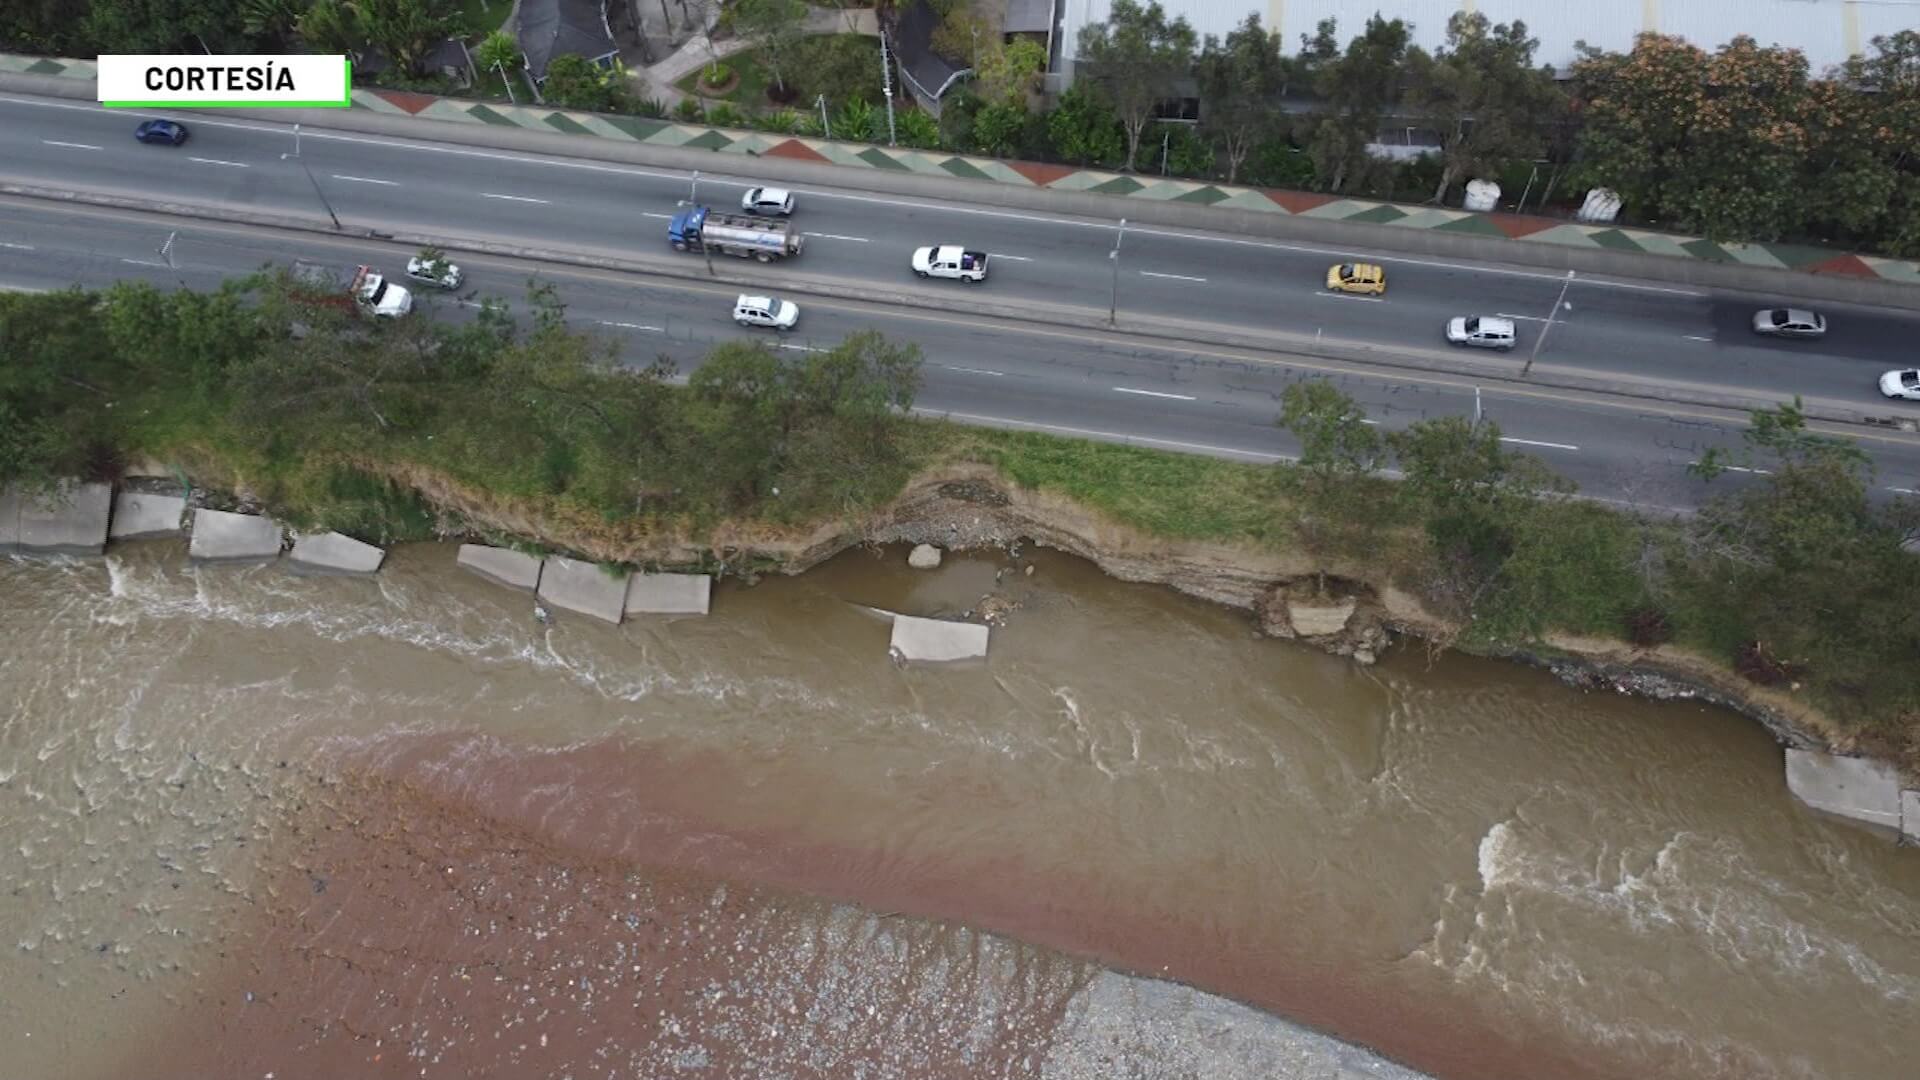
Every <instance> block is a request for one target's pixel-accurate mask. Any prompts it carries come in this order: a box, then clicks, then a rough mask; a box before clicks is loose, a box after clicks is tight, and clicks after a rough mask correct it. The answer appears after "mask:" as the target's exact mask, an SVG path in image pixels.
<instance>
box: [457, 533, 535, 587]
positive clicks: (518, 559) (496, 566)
mask: <svg viewBox="0 0 1920 1080" xmlns="http://www.w3.org/2000/svg"><path fill="white" fill-rule="evenodd" d="M453 561H454V565H456V566H463V567H465V568H467V569H468V570H471V571H473V572H474V573H476V574H479V575H480V576H481V577H486V578H492V579H493V580H494V581H496V582H499V583H500V584H502V585H510V586H512V587H513V588H516V589H533V588H538V587H539V585H540V556H538V555H529V554H527V553H526V552H524V551H515V550H513V549H512V548H501V547H488V546H487V545H486V544H461V545H460V554H459V556H458V557H456V558H455V559H454V560H453Z"/></svg>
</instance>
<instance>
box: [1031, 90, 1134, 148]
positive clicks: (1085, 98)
mask: <svg viewBox="0 0 1920 1080" xmlns="http://www.w3.org/2000/svg"><path fill="white" fill-rule="evenodd" d="M1047 137H1048V139H1049V140H1050V141H1051V142H1052V143H1053V151H1054V153H1056V154H1058V155H1059V156H1060V157H1062V158H1064V159H1066V160H1067V161H1070V162H1073V163H1074V164H1076V165H1112V164H1117V163H1118V162H1119V161H1120V155H1121V154H1123V153H1125V152H1126V133H1125V132H1123V131H1122V130H1121V129H1120V118H1119V117H1117V116H1115V115H1114V114H1113V110H1112V109H1110V108H1108V107H1107V104H1106V102H1104V101H1102V100H1101V99H1100V98H1099V97H1098V96H1097V95H1096V94H1095V93H1094V92H1093V91H1091V90H1089V89H1087V88H1086V87H1084V86H1082V85H1080V84H1079V83H1077V82H1076V83H1075V84H1073V85H1072V86H1070V87H1068V88H1067V92H1066V93H1064V94H1062V95H1060V102H1059V104H1057V105H1055V106H1054V109H1053V112H1052V113H1051V114H1049V115H1048V116H1047Z"/></svg>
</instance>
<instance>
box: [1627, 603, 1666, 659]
mask: <svg viewBox="0 0 1920 1080" xmlns="http://www.w3.org/2000/svg"><path fill="white" fill-rule="evenodd" d="M1627 640H1628V641H1630V642H1632V643H1633V644H1635V645H1638V646H1639V647H1640V648H1643V649H1651V648H1653V647H1654V646H1656V645H1665V644H1666V643H1667V642H1669V641H1672V640H1673V623H1672V621H1671V620H1669V619H1668V618H1667V613H1666V612H1664V611H1662V610H1660V609H1659V608H1657V607H1654V606H1653V605H1651V604H1643V605H1641V606H1640V607H1637V608H1634V609H1633V610H1632V611H1629V612H1627Z"/></svg>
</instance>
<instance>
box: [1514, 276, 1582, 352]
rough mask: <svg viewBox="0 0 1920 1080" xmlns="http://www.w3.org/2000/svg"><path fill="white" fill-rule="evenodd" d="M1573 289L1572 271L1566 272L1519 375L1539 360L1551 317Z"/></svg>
mask: <svg viewBox="0 0 1920 1080" xmlns="http://www.w3.org/2000/svg"><path fill="white" fill-rule="evenodd" d="M1572 287H1573V271H1571V270H1569V271H1567V279H1566V280H1565V281H1563V282H1561V283H1560V295H1559V296H1557V297H1555V298H1554V301H1553V308H1552V310H1550V311H1548V312H1547V324H1546V325H1545V326H1542V327H1541V328H1540V336H1539V337H1537V338H1534V339H1533V351H1532V352H1530V353H1528V354H1527V362H1526V363H1525V364H1523V365H1521V367H1520V375H1521V377H1522V378H1525V377H1526V374H1527V372H1529V371H1532V370H1533V362H1534V361H1535V360H1538V359H1540V346H1542V345H1545V344H1546V343H1547V331H1549V330H1551V329H1553V317H1554V316H1555V315H1558V314H1560V306H1561V305H1562V304H1564V303H1566V302H1567V290H1568V289H1570V288H1572Z"/></svg>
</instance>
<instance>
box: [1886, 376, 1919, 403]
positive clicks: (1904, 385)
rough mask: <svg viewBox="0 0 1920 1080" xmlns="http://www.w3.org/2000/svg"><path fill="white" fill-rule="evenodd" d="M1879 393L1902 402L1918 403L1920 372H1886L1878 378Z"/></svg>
mask: <svg viewBox="0 0 1920 1080" xmlns="http://www.w3.org/2000/svg"><path fill="white" fill-rule="evenodd" d="M1880 392H1881V393H1882V394H1885V395H1886V396H1888V397H1890V398H1899V399H1900V400H1902V401H1920V370H1916V369H1914V368H1907V369H1906V370H1904V371H1889V372H1887V373H1886V374H1885V375H1882V376H1880Z"/></svg>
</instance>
